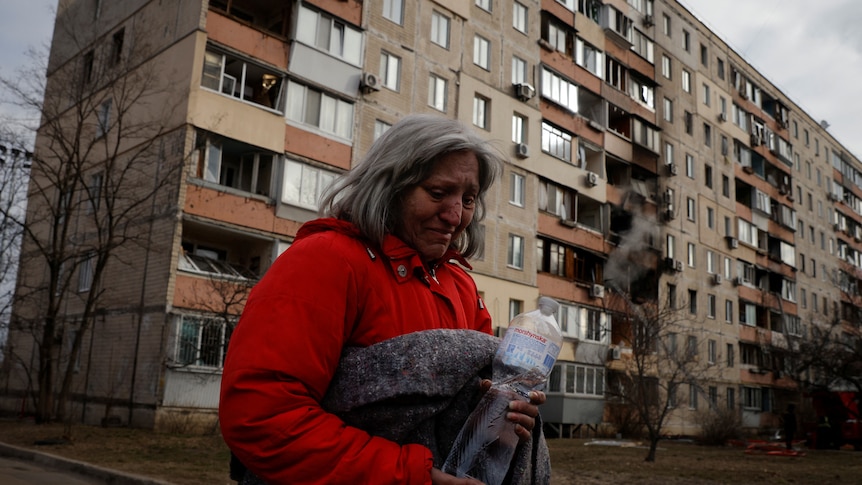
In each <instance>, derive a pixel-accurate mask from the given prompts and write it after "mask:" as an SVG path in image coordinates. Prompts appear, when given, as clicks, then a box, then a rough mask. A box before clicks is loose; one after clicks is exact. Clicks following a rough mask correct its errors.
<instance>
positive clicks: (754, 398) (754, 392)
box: [742, 386, 768, 411]
mask: <svg viewBox="0 0 862 485" xmlns="http://www.w3.org/2000/svg"><path fill="white" fill-rule="evenodd" d="M767 390H768V389H760V388H758V387H747V386H746V387H743V388H742V407H743V408H745V409H751V410H756V411H763V410H764V409H763V405H764V403H763V396H764V394H765V393H764V392H763V391H767Z"/></svg>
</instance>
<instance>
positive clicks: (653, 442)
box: [644, 436, 659, 463]
mask: <svg viewBox="0 0 862 485" xmlns="http://www.w3.org/2000/svg"><path fill="white" fill-rule="evenodd" d="M658 440H659V437H658V436H655V437H653V436H650V439H649V451H648V452H647V456H646V458H644V461H646V462H649V463H653V462H655V450H656V448H658Z"/></svg>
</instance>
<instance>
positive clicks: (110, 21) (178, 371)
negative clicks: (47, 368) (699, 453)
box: [0, 0, 862, 435]
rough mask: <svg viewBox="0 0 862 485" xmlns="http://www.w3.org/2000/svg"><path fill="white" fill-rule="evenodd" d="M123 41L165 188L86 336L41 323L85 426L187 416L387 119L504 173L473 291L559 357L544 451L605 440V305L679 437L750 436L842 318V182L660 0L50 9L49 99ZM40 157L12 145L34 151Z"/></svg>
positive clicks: (499, 320)
mask: <svg viewBox="0 0 862 485" xmlns="http://www.w3.org/2000/svg"><path fill="white" fill-rule="evenodd" d="M69 27H71V28H69ZM67 31H75V32H78V33H80V32H85V34H84V39H83V40H81V39H77V40H78V41H77V42H75V43H72V42H68V40H69V39H68V38H67V35H68V34H66V33H65V32H67ZM124 39H127V41H125V42H124ZM129 39H135V45H140V44H139V43H140V42H143V40H146V45H147V46H148V49H147V50H146V52H147V55H146V56H145V58H144V59H142V60H141V63H140V64H139V65H140V66H146V67H143V69H150V70H154V69H157V70H158V72H159V77H160V78H161V80H162V81H166V82H167V84H168V85H169V86H170V89H169V90H167V94H166V95H165V96H166V97H165V98H164V99H172V100H178V101H176V103H175V104H172V105H171V106H172V109H171V110H170V112H169V113H168V114H167V115H165V116H164V117H163V118H161V120H162V121H163V123H164V127H163V128H164V129H162V130H161V131H160V132H159V137H161V138H163V142H162V143H161V146H162V147H167V148H163V149H162V150H161V152H160V153H161V155H160V156H161V157H162V160H163V161H165V163H168V164H174V165H178V166H181V167H182V170H181V171H178V172H177V173H176V176H175V178H173V179H172V180H173V183H172V184H171V187H172V189H171V190H169V191H167V194H168V195H167V196H165V199H160V200H162V202H160V203H159V204H154V206H153V208H152V210H151V212H150V214H149V217H148V218H147V224H149V226H148V227H147V230H146V231H145V232H146V234H148V235H149V237H148V238H147V244H145V245H127V246H124V247H122V248H121V249H119V250H118V251H119V253H118V254H119V255H120V256H122V258H121V259H122V261H123V263H122V264H120V263H119V262H117V261H114V262H112V263H110V266H109V268H110V270H106V273H105V275H106V276H105V279H104V280H103V281H102V282H101V285H100V288H99V290H101V291H102V296H101V297H100V300H99V303H98V305H97V306H98V311H96V312H94V314H93V315H91V316H90V317H89V318H91V319H92V321H91V324H90V325H89V326H88V327H86V328H84V327H81V321H80V316H81V314H82V313H81V312H82V310H81V309H80V308H79V306H76V305H75V304H70V305H68V309H67V311H64V312H63V315H65V316H66V317H68V318H67V319H66V322H67V323H65V324H64V325H67V326H68V331H67V333H66V335H73V334H75V332H77V331H78V330H82V329H83V331H82V332H81V334H82V335H81V340H82V341H83V342H85V343H86V345H83V346H82V347H81V352H80V354H79V355H76V356H75V357H76V362H77V364H76V369H77V370H76V371H75V372H74V373H72V375H71V382H70V386H71V394H70V395H71V396H72V398H71V400H70V402H71V403H72V404H70V406H71V408H70V409H71V410H72V412H73V413H74V414H75V415H80V416H81V420H82V421H85V422H98V421H99V420H103V421H104V420H105V419H108V420H110V421H115V422H120V423H127V424H131V425H136V426H165V425H167V424H169V423H171V422H172V420H176V419H177V416H185V415H188V414H189V413H193V414H195V415H198V416H210V417H212V418H214V417H215V411H216V409H217V405H218V389H219V381H220V368H221V365H222V361H223V358H224V352H225V349H226V346H227V343H228V341H229V336H230V329H231V328H232V325H233V324H234V323H235V320H236V316H237V315H238V314H239V312H240V311H241V301H242V297H243V296H244V295H245V294H246V293H247V290H248V287H250V286H251V285H252V284H253V283H254V281H256V279H257V278H259V277H260V276H261V275H262V274H263V273H264V272H265V271H266V269H267V268H268V267H269V266H270V264H271V263H272V261H273V260H274V259H275V258H276V257H277V256H278V255H279V254H280V253H281V252H282V251H284V250H285V249H286V248H287V247H289V245H290V243H291V240H292V239H293V237H294V235H295V234H296V231H297V229H298V228H299V227H300V226H301V224H302V223H304V222H306V221H308V220H310V219H312V218H314V217H315V214H316V210H317V204H316V201H317V197H318V196H319V194H320V192H321V190H322V189H323V188H324V187H325V186H326V185H327V184H328V183H329V182H330V181H331V180H333V179H334V178H335V177H337V176H338V175H339V174H340V173H342V172H343V171H345V170H347V169H349V168H350V167H351V165H352V163H354V162H355V161H356V160H358V159H359V158H360V157H361V156H362V155H363V154H364V153H365V152H366V151H367V149H368V148H369V146H370V145H371V144H372V143H373V141H374V140H375V139H376V137H377V136H379V135H380V134H381V133H382V132H384V131H385V130H386V129H387V128H388V127H389V126H391V125H392V124H393V123H395V122H396V121H397V120H398V119H399V118H400V117H402V116H404V115H406V114H409V113H416V112H422V113H436V114H440V115H443V116H448V117H451V118H457V119H459V120H461V121H463V122H465V123H467V124H469V125H471V126H473V127H474V128H475V129H476V130H477V131H478V132H479V133H482V134H484V135H485V136H486V137H487V138H488V139H489V140H493V141H494V142H495V143H496V144H497V146H498V148H499V149H500V150H501V151H502V152H503V153H504V154H505V155H506V156H507V158H508V163H507V164H506V167H505V172H504V174H503V177H502V179H501V180H500V181H499V183H498V184H497V185H496V186H495V187H493V188H492V192H491V193H490V194H489V197H488V206H489V212H488V214H487V217H486V219H485V221H484V222H483V224H484V230H485V237H486V245H485V248H484V251H483V252H482V254H481V255H480V256H479V257H477V258H476V260H475V261H474V262H473V267H474V270H473V273H472V274H473V276H474V278H475V279H476V282H477V284H478V286H479V289H480V291H481V292H482V295H483V297H484V299H485V301H486V303H487V305H488V308H489V309H490V311H491V315H492V317H493V318H494V322H495V325H497V326H498V327H500V328H502V327H505V325H506V323H507V322H508V321H509V320H510V319H511V317H513V316H514V315H515V314H517V313H520V312H522V311H525V310H529V309H532V308H533V307H534V305H535V302H536V300H537V299H538V297H539V296H549V297H552V298H554V299H556V300H557V301H558V302H559V303H560V305H561V310H560V313H559V314H558V320H559V322H560V324H561V327H562V329H563V331H564V334H565V336H566V345H565V346H564V348H563V350H562V352H561V354H560V357H559V361H558V365H557V367H556V368H555V370H554V372H553V374H552V375H551V378H550V381H549V384H548V403H547V404H546V405H545V406H544V407H543V417H544V420H545V422H546V423H548V424H549V426H550V428H551V429H552V430H554V431H556V432H557V433H559V434H560V435H564V434H566V433H571V432H572V431H573V430H575V429H578V428H580V427H582V426H586V427H589V428H592V429H594V430H595V429H596V427H597V426H599V425H601V424H602V423H607V422H609V421H612V417H611V416H610V415H609V413H608V411H607V406H606V404H607V399H606V398H607V396H608V394H609V393H610V392H611V389H610V386H611V385H612V384H611V383H612V382H614V379H613V375H614V373H621V372H625V370H626V361H627V359H630V358H631V352H632V350H631V342H632V338H633V335H632V327H631V326H629V325H626V319H627V317H626V315H625V308H626V306H625V301H626V300H627V301H656V302H670V303H671V305H670V306H671V308H673V309H675V310H676V309H679V311H680V312H682V314H683V318H682V319H681V321H682V322H683V323H681V324H680V326H679V329H678V330H672V331H668V332H667V333H668V334H673V337H672V338H673V339H677V338H679V340H680V345H682V344H683V343H684V344H685V345H687V346H688V347H689V348H690V349H691V351H693V352H696V354H697V355H698V356H699V359H700V361H701V362H702V363H703V364H704V367H705V368H706V370H705V372H704V373H703V374H701V375H700V378H698V379H697V380H691V381H690V382H689V381H687V382H686V384H685V385H684V386H681V387H680V386H676V387H677V388H676V389H675V391H674V392H677V393H678V394H679V396H678V397H676V398H675V399H674V401H675V404H676V405H675V407H674V409H673V411H672V413H671V415H670V417H669V419H668V421H667V423H666V424H667V429H668V432H669V433H685V434H696V433H697V432H698V431H699V419H700V416H701V415H702V412H703V411H704V410H707V409H710V408H715V407H727V408H729V409H735V410H739V412H740V413H741V415H742V419H743V423H744V425H745V426H746V427H749V428H752V429H756V428H760V427H772V426H775V424H776V423H777V416H778V414H777V413H779V412H780V410H781V409H783V408H780V407H779V406H782V405H783V403H786V402H796V401H797V400H798V399H799V397H798V395H799V392H798V388H797V386H796V385H795V383H794V382H793V380H792V379H789V378H788V376H787V375H786V373H784V372H783V366H784V363H783V358H782V356H783V355H784V354H786V353H787V352H788V351H789V350H791V349H790V348H789V344H788V341H789V340H788V339H789V338H792V337H794V336H801V335H802V334H803V332H805V329H806V328H807V326H808V325H811V324H813V323H812V322H816V321H819V320H828V318H829V316H830V315H833V316H834V315H836V314H837V312H840V311H842V304H841V302H842V291H841V288H840V287H839V285H837V284H833V282H835V281H838V279H839V278H838V275H839V274H840V275H846V276H849V277H851V278H850V279H853V278H856V277H857V276H856V274H857V272H858V270H859V268H860V265H862V261H860V258H859V254H860V253H859V251H860V250H862V243H860V235H862V208H860V203H859V200H860V198H862V189H860V188H859V186H857V185H856V180H858V179H859V178H860V176H859V174H860V173H862V163H860V162H859V160H858V159H857V158H855V157H854V156H853V155H852V154H850V153H849V152H848V151H847V150H846V149H845V148H844V147H843V146H842V145H841V144H840V143H839V142H838V141H837V140H835V139H833V138H832V137H831V136H830V135H829V133H828V131H826V130H825V129H824V128H823V127H821V126H820V125H819V124H818V123H817V122H816V121H814V120H813V119H812V118H811V117H810V116H809V115H808V114H806V113H805V112H804V111H803V110H802V109H801V108H800V107H799V106H798V105H796V104H795V103H794V102H793V101H792V100H791V99H789V98H787V97H786V96H785V95H784V94H783V93H782V92H781V91H780V90H779V89H778V88H777V87H776V86H775V85H774V84H772V83H771V82H770V81H769V80H768V79H766V78H764V77H763V76H762V75H761V74H760V73H758V72H757V71H756V70H755V69H754V68H753V67H752V66H751V65H750V64H748V63H747V62H746V60H745V59H744V58H743V57H741V56H740V55H739V54H738V53H737V52H735V51H733V50H732V49H731V48H730V47H728V45H727V44H726V43H725V42H724V41H722V40H721V39H720V38H719V37H718V36H716V35H715V34H714V33H713V32H711V31H710V30H709V29H708V28H707V27H706V26H705V25H704V24H702V23H701V22H700V21H698V20H697V19H696V18H695V17H694V16H693V15H692V14H691V13H690V12H688V11H687V10H686V9H685V8H684V7H683V6H681V5H680V4H679V3H677V2H676V1H672V0H655V1H653V0H628V1H626V0H606V1H604V2H602V1H599V0H513V1H510V2H502V1H495V0H475V1H469V2H465V1H461V0H420V1H415V2H413V1H404V0H380V1H373V2H369V1H365V2H363V1H358V0H292V1H274V0H218V1H216V0H211V1H209V2H207V1H199V2H182V3H179V4H176V5H172V6H166V5H165V4H163V3H162V2H154V1H148V0H134V1H127V2H105V3H102V2H91V1H77V0H63V1H61V2H60V6H59V8H58V16H57V27H56V28H55V34H54V41H53V47H52V54H51V64H50V68H49V85H48V86H49V89H51V88H52V86H53V87H54V89H59V88H57V87H56V83H55V84H52V83H51V79H52V76H54V77H57V76H59V73H62V72H64V71H67V70H75V69H81V68H82V67H81V66H83V69H84V70H85V72H89V71H88V69H92V68H93V65H94V63H95V64H98V63H99V62H110V59H111V58H112V56H123V55H125V53H126V51H128V50H130V49H132V48H133V45H132V44H133V42H132V41H131V40H129ZM139 39H142V40H139ZM73 45H74V47H72V46H73ZM103 52H108V53H110V54H109V55H102V54H100V53H103ZM49 94H50V92H49ZM168 95H170V96H168ZM100 106H102V107H104V103H103V104H101V105H100ZM116 106H117V101H114V104H113V105H112V104H110V103H109V104H108V105H107V109H106V110H104V109H103V111H102V112H101V113H102V114H103V115H105V116H107V115H109V114H110V113H111V109H112V107H116ZM94 116H96V117H98V113H95V114H94ZM100 119H101V118H100ZM50 144H51V140H49V139H47V137H46V136H44V135H43V136H40V137H39V138H37V141H36V150H35V153H36V155H35V156H36V157H40V156H41V157H43V158H47V155H48V153H49V148H48V146H49V145H50ZM157 165H158V166H161V165H160V164H157ZM153 170H156V168H153ZM35 210H36V209H35V208H33V201H32V200H31V212H32V211H35ZM839 272H840V273H839ZM44 273H45V270H44V269H43V268H40V267H38V266H28V267H22V268H21V273H20V276H19V281H24V282H28V281H32V279H33V278H36V279H38V278H40V277H44V276H43V275H44ZM72 280H73V281H74V277H73V278H72ZM20 285H21V284H19V286H20ZM31 286H32V285H31ZM95 290H96V289H95V288H89V287H87V288H84V289H81V288H69V290H68V291H70V292H74V293H76V294H81V293H87V292H92V291H95ZM129 302H134V303H133V304H132V303H129ZM27 311H30V312H33V311H34V310H33V309H32V308H30V309H22V312H27ZM665 337H667V338H671V337H669V336H664V335H663V337H662V338H665ZM683 341H684V342H683ZM10 343H11V345H13V347H14V349H15V352H17V353H18V355H23V356H28V355H29V357H26V358H23V359H21V362H20V363H19V364H16V365H7V366H6V375H5V376H4V380H5V383H4V384H5V385H4V387H5V392H4V394H3V396H2V398H0V399H2V401H0V402H2V403H3V407H4V408H6V409H13V410H18V409H21V406H22V402H24V403H25V406H26V403H27V402H28V397H27V396H28V393H30V392H32V386H31V385H30V384H29V383H28V379H27V378H26V371H25V367H26V361H27V359H28V358H29V362H30V363H32V362H34V360H35V359H36V357H33V356H32V354H33V353H34V352H35V348H36V347H35V346H34V344H33V342H32V336H31V335H30V334H28V333H26V332H23V331H22V332H15V331H13V332H12V333H11V334H10ZM65 349H66V347H63V348H62V349H59V350H57V352H58V357H57V358H58V361H62V357H63V352H66V350H65ZM28 352H29V354H28ZM654 373H655V376H656V377H657V378H658V379H659V380H660V378H661V377H660V376H661V370H660V369H656V370H655V371H654Z"/></svg>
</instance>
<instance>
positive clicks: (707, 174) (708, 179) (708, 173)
mask: <svg viewBox="0 0 862 485" xmlns="http://www.w3.org/2000/svg"><path fill="white" fill-rule="evenodd" d="M703 178H704V180H703V182H704V183H705V184H706V186H707V187H709V188H710V189H711V188H712V165H704V166H703Z"/></svg>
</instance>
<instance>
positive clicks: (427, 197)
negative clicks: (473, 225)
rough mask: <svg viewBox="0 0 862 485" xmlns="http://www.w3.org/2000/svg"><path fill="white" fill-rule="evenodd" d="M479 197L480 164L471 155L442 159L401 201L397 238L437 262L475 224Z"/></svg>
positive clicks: (457, 155)
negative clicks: (474, 215) (475, 212)
mask: <svg viewBox="0 0 862 485" xmlns="http://www.w3.org/2000/svg"><path fill="white" fill-rule="evenodd" d="M478 194H479V161H478V160H477V159H476V155H475V154H474V153H473V152H471V151H458V152H451V153H448V154H446V155H444V156H443V157H441V158H440V159H439V160H438V161H437V162H436V163H435V164H434V170H433V171H432V172H431V175H429V176H428V178H426V179H425V180H423V181H422V182H420V183H419V184H417V185H416V186H414V187H412V188H410V189H408V190H407V191H406V192H405V193H404V195H403V196H402V198H401V204H402V209H401V225H400V226H399V227H398V229H396V231H395V235H396V236H398V237H399V238H401V239H402V240H403V241H404V242H406V243H407V244H408V245H410V246H411V247H413V248H414V249H416V250H417V251H419V254H420V255H421V256H422V260H423V261H424V262H426V263H430V262H434V261H436V260H438V259H440V258H441V257H443V253H445V252H446V250H447V249H448V248H449V244H450V243H451V242H452V241H453V240H454V239H456V238H457V237H458V236H459V235H460V234H461V232H462V231H463V230H464V228H465V227H467V225H468V224H470V221H472V220H473V212H474V211H475V210H476V198H477V197H478Z"/></svg>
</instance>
